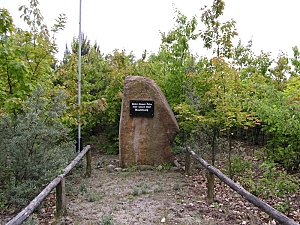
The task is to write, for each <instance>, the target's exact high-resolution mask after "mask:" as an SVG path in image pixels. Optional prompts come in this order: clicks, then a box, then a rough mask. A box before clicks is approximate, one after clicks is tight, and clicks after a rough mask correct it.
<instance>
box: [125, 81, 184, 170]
mask: <svg viewBox="0 0 300 225" xmlns="http://www.w3.org/2000/svg"><path fill="white" fill-rule="evenodd" d="M178 132H179V126H178V123H177V121H176V119H175V116H174V114H173V111H172V110H171V108H170V106H169V104H168V102H167V100H166V98H165V96H164V95H163V93H162V91H161V90H160V88H159V87H158V86H157V85H156V83H155V82H154V81H153V80H151V79H149V78H146V77H142V76H129V77H126V79H125V83H124V96H123V99H122V108H121V117H120V127H119V163H120V167H128V166H131V165H159V164H161V163H171V164H173V163H174V157H173V154H172V143H173V140H174V138H175V136H176V135H177V133H178Z"/></svg>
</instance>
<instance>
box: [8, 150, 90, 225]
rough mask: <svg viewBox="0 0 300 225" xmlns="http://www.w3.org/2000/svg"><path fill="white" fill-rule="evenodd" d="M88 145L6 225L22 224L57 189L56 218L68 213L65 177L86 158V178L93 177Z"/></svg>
mask: <svg viewBox="0 0 300 225" xmlns="http://www.w3.org/2000/svg"><path fill="white" fill-rule="evenodd" d="M90 148H91V147H90V146H89V145H87V146H86V147H85V148H84V149H83V150H82V151H81V152H80V153H79V154H78V155H77V157H76V158H75V159H74V160H73V161H72V162H71V163H70V164H69V165H68V166H67V167H66V168H65V169H64V173H62V174H60V175H58V176H57V177H56V178H55V179H54V180H53V181H51V182H50V183H49V184H48V186H47V187H45V188H44V190H43V191H42V192H41V193H40V194H39V195H38V196H37V197H36V198H35V199H33V200H32V201H31V202H30V203H29V205H28V206H26V208H24V209H23V210H22V211H21V212H20V213H19V214H18V215H17V216H15V217H14V218H13V219H11V220H10V221H9V222H8V223H7V224H6V225H19V224H22V223H23V222H24V221H25V220H26V219H27V218H28V217H29V216H30V214H31V213H32V212H33V211H34V210H35V209H36V208H37V207H38V206H39V205H40V204H41V202H42V201H43V200H44V199H45V198H46V197H47V196H48V195H49V194H50V192H51V191H52V190H53V189H54V188H56V213H55V216H56V217H60V216H62V215H64V214H65V213H66V207H67V206H66V190H65V176H66V175H67V174H68V173H69V172H70V171H71V170H72V169H73V168H74V167H75V166H76V164H77V163H78V162H79V161H80V160H81V159H82V158H83V156H84V155H85V156H86V174H85V176H86V177H90V176H91V171H92V167H91V161H92V160H91V158H92V157H91V150H90Z"/></svg>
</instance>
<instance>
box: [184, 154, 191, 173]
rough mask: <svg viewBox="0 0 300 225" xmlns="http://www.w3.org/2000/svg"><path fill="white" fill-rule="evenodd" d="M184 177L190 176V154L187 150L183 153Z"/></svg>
mask: <svg viewBox="0 0 300 225" xmlns="http://www.w3.org/2000/svg"><path fill="white" fill-rule="evenodd" d="M184 173H185V175H188V176H190V175H191V154H190V152H189V151H188V149H186V153H185V172H184Z"/></svg>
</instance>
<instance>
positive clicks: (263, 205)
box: [185, 146, 299, 225]
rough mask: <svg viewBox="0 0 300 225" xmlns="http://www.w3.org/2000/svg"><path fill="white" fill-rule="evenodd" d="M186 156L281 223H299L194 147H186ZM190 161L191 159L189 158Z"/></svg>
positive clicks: (290, 224)
mask: <svg viewBox="0 0 300 225" xmlns="http://www.w3.org/2000/svg"><path fill="white" fill-rule="evenodd" d="M186 150H187V151H186V154H187V155H186V158H189V157H190V155H192V156H193V157H194V158H195V159H196V160H197V161H198V162H200V163H201V165H202V166H204V167H205V168H206V169H207V170H208V171H209V172H211V173H213V174H215V175H216V176H217V177H218V178H219V179H220V180H221V181H223V182H224V183H226V184H227V185H228V186H229V187H230V188H231V189H233V190H235V191H236V192H237V193H239V194H240V195H241V196H243V197H244V198H245V199H247V200H248V201H249V202H251V203H252V204H254V205H255V206H257V207H258V208H259V209H261V210H262V211H264V212H265V213H267V214H268V215H269V216H270V217H272V218H273V219H275V220H277V221H278V222H280V223H281V224H284V225H299V223H297V222H295V221H294V220H292V219H290V218H289V217H287V216H286V215H284V214H283V213H281V212H279V211H277V210H276V209H274V208H273V207H271V206H270V205H269V204H267V203H266V202H264V201H262V200H260V199H259V198H257V197H256V196H254V195H252V194H251V193H249V192H248V191H246V190H245V189H244V188H243V187H241V186H240V185H238V184H236V183H235V182H234V181H233V180H231V179H230V178H228V177H227V176H225V175H224V174H223V173H222V172H221V171H220V170H218V169H216V168H215V167H213V166H211V165H210V164H208V163H207V162H206V161H205V160H204V159H202V158H200V157H199V156H198V155H197V154H196V153H195V152H194V151H192V149H191V148H190V147H189V146H187V148H186ZM188 162H190V160H188ZM185 168H186V171H185V173H186V174H190V171H189V170H190V165H188V166H187V165H186V167H185Z"/></svg>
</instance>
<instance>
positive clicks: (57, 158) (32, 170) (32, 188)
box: [0, 89, 75, 207]
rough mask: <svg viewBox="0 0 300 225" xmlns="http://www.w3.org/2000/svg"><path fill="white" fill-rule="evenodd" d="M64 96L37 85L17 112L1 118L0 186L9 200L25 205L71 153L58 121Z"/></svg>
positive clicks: (63, 106) (63, 128)
mask: <svg viewBox="0 0 300 225" xmlns="http://www.w3.org/2000/svg"><path fill="white" fill-rule="evenodd" d="M66 97H67V96H66V95H65V94H64V93H57V94H55V95H54V94H53V96H51V97H47V96H46V93H45V91H43V90H42V89H38V90H36V91H35V92H34V93H33V95H32V96H31V97H29V98H28V99H27V100H26V101H25V102H24V104H23V108H22V111H21V112H20V113H19V114H17V115H2V117H1V118H0V153H1V156H2V157H1V159H0V170H1V171H7V172H6V174H5V176H6V181H5V184H3V185H2V188H4V193H5V195H6V198H7V199H8V200H9V201H10V202H11V203H15V204H17V205H18V206H20V207H22V206H24V205H26V204H27V203H28V202H29V200H30V199H32V198H33V197H34V196H35V195H36V194H37V193H38V192H39V191H40V190H41V188H43V186H45V185H47V184H48V183H49V181H51V180H52V179H53V178H54V177H55V176H56V175H57V171H59V170H60V169H61V168H64V167H65V166H66V165H67V163H68V162H69V161H70V159H71V158H72V157H73V156H74V154H73V153H75V151H74V149H75V147H74V146H75V145H74V143H73V142H72V141H71V140H70V137H69V135H68V134H69V132H70V130H69V129H67V128H66V127H65V126H64V125H63V124H62V122H61V121H60V118H61V117H62V116H63V114H64V112H65V110H66V105H65V104H64V101H65V99H66ZM4 186H5V187H4Z"/></svg>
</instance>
